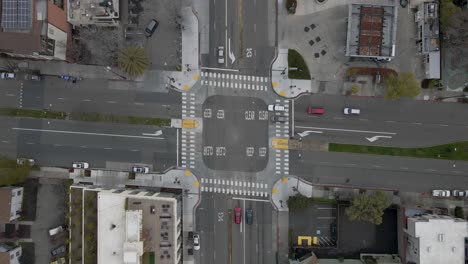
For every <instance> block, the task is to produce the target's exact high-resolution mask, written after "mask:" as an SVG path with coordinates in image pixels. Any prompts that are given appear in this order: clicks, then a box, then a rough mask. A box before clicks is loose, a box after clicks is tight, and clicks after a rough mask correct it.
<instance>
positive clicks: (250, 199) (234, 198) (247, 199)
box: [232, 197, 270, 203]
mask: <svg viewBox="0 0 468 264" xmlns="http://www.w3.org/2000/svg"><path fill="white" fill-rule="evenodd" d="M232 199H233V200H245V201H254V202H265V203H268V202H270V201H269V200H262V199H252V198H242V197H232Z"/></svg>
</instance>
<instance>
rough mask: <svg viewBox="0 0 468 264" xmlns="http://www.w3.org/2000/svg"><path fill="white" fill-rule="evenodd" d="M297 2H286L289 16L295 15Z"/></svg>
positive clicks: (293, 0)
mask: <svg viewBox="0 0 468 264" xmlns="http://www.w3.org/2000/svg"><path fill="white" fill-rule="evenodd" d="M296 7H297V0H286V9H287V10H288V13H289V14H291V15H294V14H296Z"/></svg>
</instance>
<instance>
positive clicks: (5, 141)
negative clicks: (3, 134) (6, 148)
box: [2, 140, 10, 143]
mask: <svg viewBox="0 0 468 264" xmlns="http://www.w3.org/2000/svg"><path fill="white" fill-rule="evenodd" d="M2 143H10V142H9V141H7V140H2Z"/></svg>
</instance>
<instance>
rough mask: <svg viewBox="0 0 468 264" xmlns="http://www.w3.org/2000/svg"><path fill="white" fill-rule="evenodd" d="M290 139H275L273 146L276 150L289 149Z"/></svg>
mask: <svg viewBox="0 0 468 264" xmlns="http://www.w3.org/2000/svg"><path fill="white" fill-rule="evenodd" d="M288 144H289V139H286V138H273V140H271V146H272V147H273V148H275V149H289V146H288Z"/></svg>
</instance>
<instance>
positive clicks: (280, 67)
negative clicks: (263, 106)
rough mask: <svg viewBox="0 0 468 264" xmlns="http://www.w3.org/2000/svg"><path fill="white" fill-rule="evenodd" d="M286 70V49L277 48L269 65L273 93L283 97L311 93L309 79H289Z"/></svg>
mask: <svg viewBox="0 0 468 264" xmlns="http://www.w3.org/2000/svg"><path fill="white" fill-rule="evenodd" d="M288 70H289V68H288V49H279V50H278V55H277V57H276V60H275V61H274V62H273V66H272V67H271V84H272V87H273V90H274V91H275V93H277V94H278V95H279V96H281V97H285V98H294V97H297V96H299V95H300V94H303V93H312V81H311V80H297V79H289V78H288Z"/></svg>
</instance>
